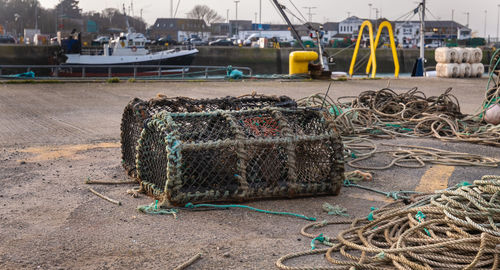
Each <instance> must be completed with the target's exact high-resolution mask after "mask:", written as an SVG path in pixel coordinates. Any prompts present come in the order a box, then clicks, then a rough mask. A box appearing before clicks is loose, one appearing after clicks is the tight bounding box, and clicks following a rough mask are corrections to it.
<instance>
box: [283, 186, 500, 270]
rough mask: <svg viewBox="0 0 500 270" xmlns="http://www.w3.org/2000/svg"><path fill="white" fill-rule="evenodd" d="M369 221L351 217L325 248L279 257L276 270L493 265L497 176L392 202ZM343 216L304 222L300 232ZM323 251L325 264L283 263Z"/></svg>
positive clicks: (499, 206)
mask: <svg viewBox="0 0 500 270" xmlns="http://www.w3.org/2000/svg"><path fill="white" fill-rule="evenodd" d="M372 215H373V220H371V221H370V220H368V219H366V218H360V219H355V220H353V221H352V222H350V223H351V225H350V227H349V228H348V229H347V230H344V231H342V232H340V233H339V234H338V236H337V237H336V238H328V237H325V239H327V240H328V241H323V242H322V244H324V245H327V246H330V247H329V248H327V249H319V250H312V251H305V252H300V253H294V254H288V255H285V256H283V257H281V258H280V259H279V260H278V261H277V262H276V266H277V267H278V268H279V269H287V270H291V269H294V270H306V269H350V268H351V267H354V268H355V269H422V270H424V269H425V270H427V269H498V267H499V263H500V261H499V254H500V252H499V251H500V229H499V228H498V226H499V224H500V176H483V178H482V179H481V180H476V181H474V185H469V186H460V187H458V188H453V189H447V190H444V191H441V192H439V193H438V194H435V195H431V196H425V197H420V199H419V201H417V202H415V203H413V204H410V205H404V204H403V203H401V202H396V203H391V204H389V205H387V206H385V207H383V208H381V209H379V210H374V211H373V212H372ZM346 223H349V222H346V221H324V222H320V223H314V224H308V225H306V226H305V227H303V228H302V230H301V234H302V235H304V236H306V237H309V238H311V239H314V238H315V237H316V236H317V234H314V233H309V232H308V231H309V230H312V229H314V230H318V229H321V228H323V227H325V226H328V225H333V224H346ZM321 253H325V256H326V259H327V261H328V262H330V263H332V264H333V265H332V266H330V267H322V268H319V267H318V268H315V267H309V266H294V267H292V266H287V265H285V264H284V263H285V262H286V261H287V260H290V259H292V258H298V257H301V256H309V255H312V254H321Z"/></svg>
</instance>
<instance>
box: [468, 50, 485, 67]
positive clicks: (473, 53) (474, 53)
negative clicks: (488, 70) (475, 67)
mask: <svg viewBox="0 0 500 270" xmlns="http://www.w3.org/2000/svg"><path fill="white" fill-rule="evenodd" d="M467 50H468V51H469V64H474V63H481V60H483V50H481V49H480V48H467Z"/></svg>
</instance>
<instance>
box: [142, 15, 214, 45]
mask: <svg viewBox="0 0 500 270" xmlns="http://www.w3.org/2000/svg"><path fill="white" fill-rule="evenodd" d="M148 33H149V36H150V38H160V37H167V38H168V39H172V40H176V41H179V42H181V41H184V40H187V39H189V38H191V37H192V36H198V37H200V38H208V37H209V36H210V29H209V28H208V26H207V25H206V23H205V21H203V20H198V19H187V18H158V19H156V21H155V23H154V24H153V25H152V26H151V27H150V28H149V32H148Z"/></svg>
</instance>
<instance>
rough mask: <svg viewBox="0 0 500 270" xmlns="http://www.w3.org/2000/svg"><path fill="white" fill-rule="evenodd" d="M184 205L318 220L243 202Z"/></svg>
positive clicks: (191, 207)
mask: <svg viewBox="0 0 500 270" xmlns="http://www.w3.org/2000/svg"><path fill="white" fill-rule="evenodd" d="M184 207H186V208H190V209H193V208H198V207H213V208H244V209H249V210H253V211H256V212H260V213H266V214H272V215H283V216H292V217H298V218H302V219H305V220H309V221H316V218H313V217H307V216H304V215H300V214H295V213H289V212H275V211H268V210H262V209H257V208H254V207H251V206H247V205H241V204H228V205H217V204H204V203H200V204H192V203H187V204H186V205H185V206H184Z"/></svg>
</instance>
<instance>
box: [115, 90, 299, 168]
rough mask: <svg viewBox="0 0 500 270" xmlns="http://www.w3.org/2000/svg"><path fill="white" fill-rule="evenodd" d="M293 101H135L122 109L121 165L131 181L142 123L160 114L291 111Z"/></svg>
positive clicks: (255, 97) (266, 98)
mask: <svg viewBox="0 0 500 270" xmlns="http://www.w3.org/2000/svg"><path fill="white" fill-rule="evenodd" d="M296 106H297V104H296V103H295V101H294V100H293V99H291V98H289V97H287V96H281V97H276V96H266V95H257V94H251V95H244V96H240V97H225V98H215V99H192V98H188V97H173V98H168V97H165V96H161V95H159V96H158V97H156V98H153V99H151V100H149V101H144V100H141V99H139V98H135V99H133V100H132V101H130V103H129V104H128V105H127V106H126V107H125V110H124V111H123V116H122V123H121V145H122V164H123V167H124V168H125V170H126V171H127V174H128V175H130V176H131V177H133V178H136V177H137V172H136V165H135V163H136V154H137V151H136V148H137V141H138V140H139V138H140V136H141V132H142V130H143V128H144V124H145V122H147V121H148V120H149V119H151V117H152V116H153V115H154V114H156V113H158V112H162V111H167V112H204V111H215V110H244V109H249V108H263V107H284V108H295V107H296Z"/></svg>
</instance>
